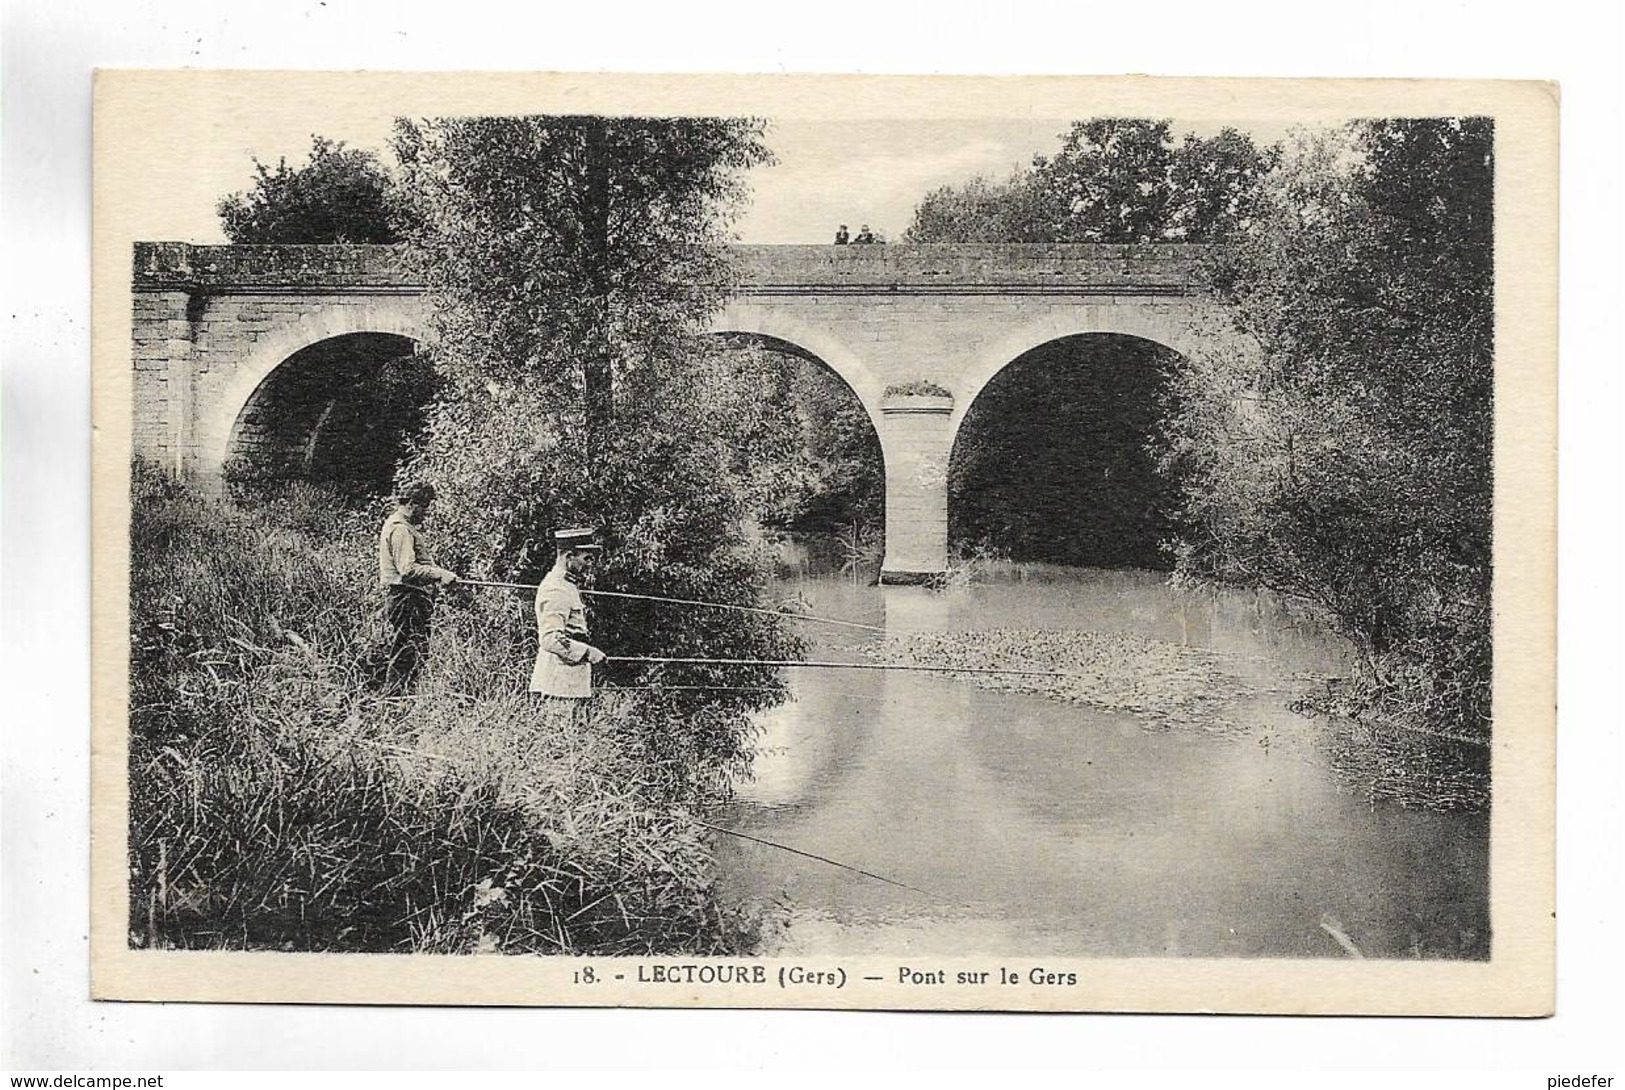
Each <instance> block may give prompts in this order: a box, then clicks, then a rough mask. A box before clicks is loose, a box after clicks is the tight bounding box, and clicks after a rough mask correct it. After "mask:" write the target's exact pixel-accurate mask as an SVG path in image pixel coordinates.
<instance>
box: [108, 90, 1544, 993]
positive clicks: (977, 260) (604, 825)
mask: <svg viewBox="0 0 1625 1090" xmlns="http://www.w3.org/2000/svg"><path fill="white" fill-rule="evenodd" d="M96 100H97V101H96V117H95V124H96V154H97V157H98V160H97V161H98V165H99V169H98V175H97V207H96V216H97V240H96V241H97V252H96V262H97V266H96V290H97V300H96V337H97V342H96V370H95V375H94V379H95V423H96V428H97V438H96V449H95V463H96V464H95V473H96V482H95V503H96V516H95V517H96V530H97V538H96V545H95V574H94V580H95V582H94V594H95V606H96V619H95V659H96V680H95V691H94V699H95V702H96V703H95V708H96V724H95V731H96V734H95V743H96V749H95V768H94V774H95V779H94V792H95V793H94V797H93V804H94V818H95V829H96V832H97V840H96V843H95V846H94V850H95V854H94V858H93V865H94V883H93V935H92V943H93V952H94V962H93V978H92V987H93V990H94V993H95V994H96V995H97V996H98V997H102V998H124V999H165V1000H215V1001H219V1000H248V1001H276V1000H288V999H297V1000H303V1001H318V1002H319V1001H344V1002H419V1003H435V1002H456V1003H469V1002H474V1003H507V1004H529V1003H545V1004H548V1005H566V1006H602V1005H629V1006H752V1007H757V1006H762V1007H771V1006H788V1007H848V1008H852V1007H855V1008H863V1007H881V1008H890V1009H896V1008H926V1009H1021V1010H1174V1011H1178V1010H1229V1011H1238V1012H1241V1011H1248V1012H1266V1011H1267V1012H1276V1013H1427V1014H1542V1013H1548V1012H1549V1011H1550V1009H1551V1003H1552V988H1553V983H1552V942H1553V937H1552V935H1553V932H1552V920H1551V914H1552V905H1553V902H1552V876H1551V858H1552V853H1553V850H1554V849H1553V842H1552V823H1553V816H1552V807H1553V797H1552V786H1551V780H1552V753H1553V713H1552V697H1551V693H1552V685H1553V674H1554V670H1555V657H1554V656H1555V650H1554V647H1553V638H1552V634H1551V633H1552V625H1553V617H1554V611H1555V599H1554V597H1553V595H1554V590H1553V582H1552V573H1551V570H1550V569H1551V564H1552V558H1553V556H1554V553H1553V550H1554V549H1555V544H1554V538H1553V531H1554V528H1553V525H1552V524H1551V523H1550V521H1549V515H1550V512H1551V511H1552V510H1553V509H1554V505H1555V468H1554V467H1555V455H1554V453H1553V451H1552V450H1550V449H1548V448H1549V445H1550V444H1551V443H1552V442H1554V433H1553V431H1552V422H1551V420H1550V419H1548V417H1547V416H1546V415H1544V414H1543V413H1541V412H1540V411H1538V410H1539V406H1541V405H1543V404H1545V403H1546V402H1547V401H1548V400H1549V399H1550V398H1551V397H1552V396H1554V393H1555V383H1556V378H1555V312H1553V311H1552V309H1551V308H1552V292H1553V288H1554V276H1555V274H1554V273H1552V271H1551V270H1552V269H1553V268H1554V267H1555V266H1553V265H1552V264H1551V262H1553V261H1555V256H1554V255H1555V246H1556V239H1555V234H1554V233H1553V232H1554V224H1555V220H1554V219H1552V218H1550V217H1549V215H1548V212H1549V211H1550V209H1551V208H1552V207H1553V206H1554V202H1555V198H1554V197H1553V196H1552V195H1551V194H1549V193H1544V192H1543V191H1542V190H1541V188H1540V187H1541V186H1545V185H1549V184H1550V183H1551V182H1552V180H1553V179H1554V178H1555V169H1556V167H1555V131H1556V116H1557V114H1556V102H1555V98H1554V97H1553V96H1552V94H1551V88H1550V87H1548V86H1545V85H1541V84H1535V83H1510V82H1506V83H1493V82H1479V83H1472V82H1456V83H1448V84H1443V83H1441V84H1432V83H1428V82H1426V81H1419V82H1411V83H1403V84H1402V83H1399V82H1398V81H1395V82H1394V83H1384V82H1382V81H1372V82H1367V83H1353V82H1348V83H1339V82H1336V81H1279V83H1278V84H1271V83H1269V82H1267V81H1240V80H1236V81H1217V80H1209V81H1201V80H1167V81H1156V80H1141V81H1133V82H1123V81H1111V80H1091V79H1081V78H1077V79H1063V80H1044V81H1039V80H1032V81H1022V80H1005V81H984V80H977V79H973V78H964V79H953V78H939V79H927V78H919V79H910V78H889V79H888V78H879V77H875V78H859V77H833V76H831V77H783V78H778V77H767V76H757V77H734V78H731V79H730V78H722V77H716V78H708V77H698V76H696V77H669V78H666V79H659V78H656V77H646V78H632V79H627V78H620V79H611V78H608V77H588V76H578V77H571V76H535V77H522V76H482V77H474V76H450V75H425V74H418V75H415V76H411V77H407V76H398V77H393V78H392V77H390V76H389V75H388V74H367V73H349V74H339V73H300V74H294V73H268V72H260V73H251V72H206V71H199V72H187V73H182V72H167V73H160V72H135V71H110V72H103V73H100V74H99V76H98V82H97V91H96ZM160 102H161V103H162V104H163V106H162V109H160V108H159V107H158V106H157V105H156V104H158V103H160ZM133 119H145V120H144V121H143V122H142V123H141V124H137V123H136V122H135V120H133ZM154 130H157V131H154ZM145 149H156V150H153V151H151V153H148V152H147V151H146V150H145ZM114 162H118V163H120V164H121V166H120V167H119V169H118V170H117V171H105V172H104V171H102V170H101V169H100V164H103V163H114ZM1514 313H1515V314H1516V315H1517V316H1518V320H1517V321H1516V322H1513V321H1511V320H1510V318H1509V316H1510V315H1512V314H1514Z"/></svg>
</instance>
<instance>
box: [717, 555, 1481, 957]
mask: <svg viewBox="0 0 1625 1090" xmlns="http://www.w3.org/2000/svg"><path fill="white" fill-rule="evenodd" d="M793 590H794V591H795V592H799V593H800V594H802V595H803V596H805V597H806V598H807V599H808V601H809V603H810V604H811V606H812V607H813V612H815V613H819V614H822V615H825V616H831V617H839V618H845V619H850V620H858V621H864V622H867V623H876V624H884V625H885V627H886V629H887V632H888V635H898V634H901V633H909V632H966V633H976V632H978V631H985V630H987V629H990V628H1004V629H1032V630H1053V631H1064V630H1071V629H1081V630H1086V631H1089V632H1092V633H1104V634H1116V635H1119V636H1122V637H1124V638H1125V639H1129V638H1133V639H1138V640H1157V641H1163V642H1165V643H1169V644H1174V645H1178V646H1183V647H1192V648H1202V649H1207V650H1210V651H1213V652H1217V653H1219V654H1221V655H1222V656H1223V657H1224V662H1225V666H1226V669H1227V670H1228V671H1229V672H1230V675H1232V676H1234V677H1239V678H1241V679H1243V680H1244V681H1245V683H1246V684H1244V685H1242V686H1241V687H1240V689H1239V690H1238V691H1237V692H1235V693H1227V694H1225V696H1224V698H1223V700H1224V703H1223V707H1222V713H1223V714H1222V718H1223V719H1224V720H1225V721H1226V722H1227V723H1229V724H1231V726H1232V729H1228V730H1226V731H1225V732H1223V733H1210V732H1208V731H1206V730H1192V729H1180V728H1170V727H1168V726H1166V725H1165V724H1158V723H1155V722H1153V721H1151V720H1149V719H1147V718H1146V717H1143V716H1140V715H1136V714H1133V713H1130V712H1125V711H1121V710H1111V709H1104V708H1099V707H1092V706H1089V705H1079V704H1066V703H1059V702H1056V701H1053V700H1048V699H1045V698H1043V697H1041V696H1036V695H1032V694H1026V693H1011V692H999V691H990V690H987V689H983V688H978V687H976V686H974V685H971V684H968V683H966V682H964V681H960V680H955V679H951V678H947V677H944V676H941V675H933V674H922V673H908V672H901V671H899V672H882V671H867V670H865V671H857V670H853V671H845V670H812V669H808V670H792V671H790V674H791V677H790V685H791V701H790V702H789V703H787V704H785V705H783V706H781V707H779V708H775V709H773V710H771V711H769V712H766V713H764V715H763V718H762V727H763V734H762V737H761V753H760V755H759V756H758V758H757V760H756V763H755V769H754V772H755V776H754V779H753V780H752V781H751V782H748V783H746V784H744V785H742V787H741V790H740V793H739V799H738V802H737V803H736V806H735V812H734V813H733V814H732V815H730V820H731V821H732V822H733V823H734V825H735V826H736V827H738V828H740V829H741V830H743V831H745V832H749V833H751V834H753V835H756V836H761V837H766V838H768V839H771V840H775V841H779V842H781V843H785V844H789V845H793V846H795V847H798V848H802V849H805V850H808V851H814V852H817V853H819V854H821V855H826V856H829V857H831V858H834V859H838V860H841V861H843V862H847V863H850V864H852V865H855V866H859V867H862V868H864V869H866V870H870V871H873V872H875V873H878V874H882V875H886V876H888V877H891V878H895V879H896V880H898V881H900V882H905V883H907V884H908V885H911V886H915V887H918V888H919V889H921V890H925V891H928V894H929V895H922V894H920V893H914V892H910V891H907V890H902V889H898V888H896V887H894V886H889V885H885V884H883V883H880V882H875V881H872V880H869V879H865V878H862V877H859V876H857V875H854V874H851V873H850V872H846V871H842V870H839V869H837V868H834V867H829V866H826V865H824V864H820V863H816V862H813V861H810V860H806V859H801V858H798V857H796V856H793V855H790V854H788V853H784V852H780V851H776V850H774V849H771V848H767V847H762V846H759V845H754V844H750V843H746V842H741V841H729V842H725V843H723V844H722V845H721V852H722V858H723V866H724V884H725V887H726V888H728V889H730V890H732V891H733V892H734V893H735V894H737V895H740V896H747V897H760V898H770V897H773V896H775V895H776V894H778V893H780V892H781V891H782V892H787V893H788V894H789V896H790V898H791V900H792V902H793V905H794V908H793V912H792V917H791V921H790V926H789V928H788V930H787V932H786V934H785V936H784V939H783V943H784V947H783V949H782V950H781V951H780V952H783V953H793V952H817V953H826V954H827V953H863V952H879V951H893V952H902V951H909V952H922V953H941V954H963V955H973V954H998V953H1016V952H1023V953H1032V954H1044V953H1048V954H1071V955H1079V956H1089V955H1099V956H1107V955H1111V956H1123V955H1200V956H1293V957H1296V956H1304V957H1340V956H1343V953H1342V951H1341V949H1340V948H1339V947H1338V946H1337V945H1336V943H1335V942H1333V941H1332V939H1331V938H1330V937H1329V936H1328V935H1327V933H1326V932H1325V931H1324V930H1323V929H1322V928H1321V926H1320V921H1321V919H1322V917H1323V916H1326V915H1330V916H1333V917H1335V918H1336V919H1337V920H1338V921H1339V923H1340V925H1341V928H1342V930H1344V931H1346V932H1347V934H1348V935H1349V936H1350V937H1351V938H1352V939H1353V941H1354V942H1355V943H1356V944H1358V945H1359V947H1360V948H1361V950H1362V951H1363V952H1364V953H1365V954H1366V955H1367V956H1413V955H1422V956H1429V957H1441V956H1445V957H1461V956H1469V957H1474V956H1485V955H1486V954H1487V949H1488V924H1487V920H1488V908H1487V877H1486V876H1487V838H1488V832H1487V823H1486V821H1485V819H1484V817H1483V816H1482V815H1474V814H1461V813H1452V814H1438V813H1430V812H1426V811H1417V810H1405V809H1401V808H1399V807H1397V806H1394V805H1391V804H1387V803H1381V802H1378V803H1373V802H1372V801H1371V799H1370V798H1369V797H1368V795H1366V794H1364V793H1361V792H1359V791H1357V790H1355V789H1354V788H1352V787H1351V786H1350V785H1349V784H1348V783H1347V782H1346V781H1344V780H1342V779H1340V778H1339V777H1338V776H1337V775H1336V774H1335V773H1334V772H1333V770H1332V768H1331V765H1330V762H1329V760H1328V759H1327V756H1326V745H1325V740H1324V735H1325V731H1324V726H1323V724H1320V723H1317V722H1316V721H1313V720H1309V719H1305V718H1303V717H1301V716H1297V715H1294V714H1293V713H1291V712H1290V711H1288V710H1287V704H1288V703H1289V701H1290V695H1288V694H1290V693H1291V692H1292V691H1293V690H1294V689H1295V688H1302V687H1303V686H1305V685H1306V684H1307V682H1306V681H1305V678H1306V677H1312V676H1316V675H1322V674H1327V673H1338V672H1341V671H1342V669H1343V667H1344V663H1343V661H1342V654H1343V652H1342V650H1341V649H1340V647H1339V646H1338V645H1337V644H1336V643H1335V642H1334V641H1332V640H1330V639H1328V638H1327V637H1325V636H1324V635H1322V634H1320V633H1317V632H1314V631H1311V630H1309V629H1308V628H1306V627H1305V626H1302V625H1298V624H1294V623H1292V622H1291V621H1290V619H1289V618H1287V617H1285V616H1283V615H1281V614H1280V612H1279V611H1277V610H1275V609H1274V608H1273V607H1272V606H1271V605H1270V604H1269V603H1268V601H1267V600H1264V599H1260V598H1257V597H1255V596H1253V595H1250V594H1213V593H1210V592H1193V591H1186V590H1180V589H1177V588H1173V587H1170V586H1168V585H1167V584H1166V581H1165V580H1164V578H1163V577H1161V576H1158V575H1154V574H1151V573H1141V572H1072V573H1067V572H1061V571H1054V572H1047V573H1040V575H1039V577H1036V578H1035V577H1031V576H1029V577H1028V578H1027V579H1025V580H1018V579H1015V578H1014V577H1011V578H1008V579H1005V580H1002V581H998V582H995V583H993V584H991V585H979V586H974V587H967V588H959V589H953V590H949V591H944V592H934V591H929V590H924V589H921V588H913V587H887V588H874V587H867V586H854V585H852V583H851V581H850V580H843V579H842V578H839V577H832V578H822V579H819V578H808V579H801V580H796V581H795V586H794V588H793ZM809 628H812V626H809ZM809 635H810V636H812V637H813V638H814V639H815V640H816V645H815V648H814V654H815V656H816V657H820V658H846V659H849V660H856V659H859V658H861V657H862V654H863V649H864V648H863V644H864V643H865V637H863V636H862V634H857V633H850V632H847V631H846V630H840V629H828V630H820V631H816V632H814V631H809ZM875 638H879V637H878V636H877V637H875ZM1145 682H1146V684H1147V685H1148V686H1149V687H1150V688H1151V690H1152V691H1153V692H1154V691H1155V686H1156V678H1154V677H1153V678H1147V679H1145Z"/></svg>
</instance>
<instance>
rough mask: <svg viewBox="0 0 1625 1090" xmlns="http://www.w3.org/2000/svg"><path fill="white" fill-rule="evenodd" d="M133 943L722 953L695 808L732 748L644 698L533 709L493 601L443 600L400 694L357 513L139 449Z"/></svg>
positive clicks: (513, 613) (506, 616)
mask: <svg viewBox="0 0 1625 1090" xmlns="http://www.w3.org/2000/svg"><path fill="white" fill-rule="evenodd" d="M133 499H134V513H133V523H132V532H131V574H132V584H131V617H132V621H131V641H132V643H131V681H132V685H131V706H130V752H129V775H130V785H131V794H130V823H129V865H130V895H131V896H130V940H131V942H132V944H135V945H140V946H155V947H165V948H203V949H218V948H233V949H279V950H300V951H314V950H323V951H327V950H340V951H426V952H446V953H452V952H476V951H490V952H496V951H513V952H543V953H607V954H613V953H647V952H693V953H723V952H731V951H736V950H740V949H745V948H748V947H749V946H750V945H751V944H752V943H753V942H754V940H755V937H756V928H757V926H758V921H756V920H755V919H753V918H751V917H749V916H748V915H747V914H745V913H742V912H740V911H737V910H733V909H728V908H725V907H723V906H722V905H721V904H720V903H719V902H718V900H717V898H716V897H715V896H714V895H713V890H712V884H711V883H712V863H711V854H710V847H709V844H708V842H707V840H706V839H705V837H704V835H703V834H702V831H701V830H700V829H699V828H698V827H697V826H695V825H694V824H693V823H692V822H691V821H689V820H687V818H686V815H687V814H688V813H691V812H693V811H696V810H701V809H704V808H705V807H707V806H710V805H712V804H714V803H715V802H716V801H717V800H718V799H719V798H720V797H721V796H722V794H723V793H724V792H725V791H726V789H727V784H728V782H729V777H728V773H729V771H730V770H729V769H728V768H726V767H722V766H719V765H717V764H716V763H715V762H714V761H709V760H707V759H705V758H704V757H702V756H698V754H699V753H700V752H702V749H703V747H701V746H698V745H695V744H691V743H693V742H694V741H695V739H696V738H703V735H704V732H705V731H706V730H707V729H708V727H707V724H706V722H705V716H704V715H685V716H684V718H683V720H682V722H680V723H679V722H674V719H673V716H672V715H670V714H668V711H667V710H665V709H663V708H662V707H661V705H660V704H659V702H658V700H640V699H634V698H633V697H631V696H630V695H627V696H623V697H619V698H617V697H614V696H609V697H606V698H603V699H601V700H599V701H596V702H595V707H594V710H593V713H592V715H591V716H590V718H587V719H585V720H583V721H581V722H572V721H570V720H569V719H568V717H556V716H555V717H550V716H547V715H545V714H544V713H543V712H542V710H541V709H540V708H539V707H538V706H537V705H536V704H535V703H533V701H532V700H531V699H530V698H529V697H528V696H527V695H526V694H524V693H523V692H521V691H520V690H522V688H523V686H522V681H523V678H524V671H526V670H528V650H527V649H526V648H525V646H524V642H523V637H522V633H523V626H522V625H521V624H520V623H519V621H518V618H519V615H521V614H523V613H524V612H526V611H524V610H523V609H522V608H521V607H519V606H517V605H516V604H515V603H514V602H511V601H490V600H489V599H477V598H474V597H473V596H472V595H465V596H464V598H463V599H462V600H456V599H453V600H451V601H448V602H446V603H443V604H442V606H441V607H440V609H439V610H438V616H437V618H436V620H437V625H438V626H439V627H438V628H437V631H436V634H435V640H434V648H433V655H432V666H431V668H430V670H429V671H428V673H426V674H425V676H424V678H423V679H422V681H421V682H420V685H419V689H418V692H417V694H416V695H414V696H413V697H411V698H408V699H400V700H387V699H383V698H381V697H379V696H378V695H377V693H376V692H375V691H374V689H373V687H372V685H371V683H370V682H371V676H372V673H373V663H374V661H375V659H376V649H377V648H378V647H380V646H381V643H382V624H381V617H380V602H379V597H378V592H377V588H376V586H375V583H376V576H375V574H374V572H373V567H372V560H371V548H372V544H371V543H372V540H373V535H374V534H375V533H376V526H375V525H374V520H373V518H372V517H371V516H370V515H366V514H360V513H354V512H346V511H344V510H342V509H341V508H339V507H337V506H335V505H334V504H332V503H330V502H328V500H327V498H326V497H324V496H322V495H321V494H319V493H317V492H315V491H313V490H310V489H308V488H301V487H297V486H296V487H295V488H293V489H291V490H290V491H288V492H287V493H285V494H284V495H282V496H281V497H280V498H279V499H277V500H276V501H274V502H271V503H269V504H266V505H264V506H261V507H257V508H255V509H254V510H252V511H250V510H247V509H243V508H238V507H235V506H233V505H231V504H229V503H227V502H224V501H221V500H217V499H213V498H211V497H208V496H205V495H202V494H200V493H199V492H197V491H196V490H194V489H192V488H190V487H188V486H186V485H184V484H182V483H179V482H176V481H174V480H172V479H170V478H168V477H166V476H164V475H163V474H161V473H158V472H156V471H153V470H150V469H148V468H146V467H143V466H137V469H136V473H135V483H134V496H133Z"/></svg>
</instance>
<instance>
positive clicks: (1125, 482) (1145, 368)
mask: <svg viewBox="0 0 1625 1090" xmlns="http://www.w3.org/2000/svg"><path fill="white" fill-rule="evenodd" d="M1178 359H1179V354H1178V353H1177V352H1175V351H1174V350H1173V349H1171V348H1169V347H1167V346H1165V345H1163V344H1160V343H1157V342H1155V341H1151V340H1148V339H1146V338H1143V337H1138V336H1131V335H1125V334H1115V333H1078V334H1070V335H1066V336H1062V337H1058V338H1055V339H1053V340H1049V341H1046V342H1045V343H1043V344H1040V345H1037V346H1036V347H1033V348H1031V349H1029V350H1027V351H1025V352H1023V353H1021V354H1020V355H1018V356H1017V357H1016V358H1014V359H1012V360H1011V361H1010V362H1009V363H1008V364H1006V365H1005V366H1004V367H1003V368H1001V369H1000V370H999V371H997V372H996V373H995V374H994V375H993V376H992V377H991V378H990V379H989V380H988V382H987V383H986V384H985V385H984V386H983V387H982V388H981V389H980V391H979V392H978V393H977V395H976V397H975V400H974V401H973V402H972V403H971V404H970V405H969V406H967V407H965V409H964V416H963V419H962V420H961V422H960V425H959V428H958V430H957V433H956V435H955V439H954V444H953V451H952V455H951V457H950V460H949V470H948V533H949V541H950V547H951V548H954V549H958V550H961V551H963V550H966V549H969V548H974V547H977V546H985V547H988V548H990V549H991V550H992V551H994V552H996V553H1000V554H1006V555H1009V556H1010V557H1011V558H1012V559H1015V560H1031V561H1046V562H1051V563H1057V564H1066V565H1074V566H1084V567H1110V568H1117V567H1134V568H1154V569H1167V568H1169V567H1171V565H1172V557H1171V556H1170V555H1169V554H1168V553H1167V551H1166V550H1165V548H1164V545H1165V543H1166V542H1167V541H1169V540H1170V539H1171V537H1172V536H1173V533H1174V530H1175V512H1176V504H1177V493H1176V490H1175V487H1174V485H1173V483H1172V482H1171V481H1170V480H1169V479H1168V478H1167V477H1166V476H1165V474H1164V473H1163V472H1162V471H1161V470H1160V469H1159V467H1158V465H1157V459H1156V456H1155V454H1154V452H1153V450H1152V449H1151V444H1152V440H1153V438H1154V435H1155V432H1156V428H1157V426H1158V422H1159V421H1160V419H1161V417H1162V413H1163V408H1164V401H1165V399H1166V397H1167V396H1168V393H1169V391H1168V380H1169V376H1170V374H1171V371H1172V368H1173V367H1174V365H1175V364H1176V362H1177V361H1178Z"/></svg>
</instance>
